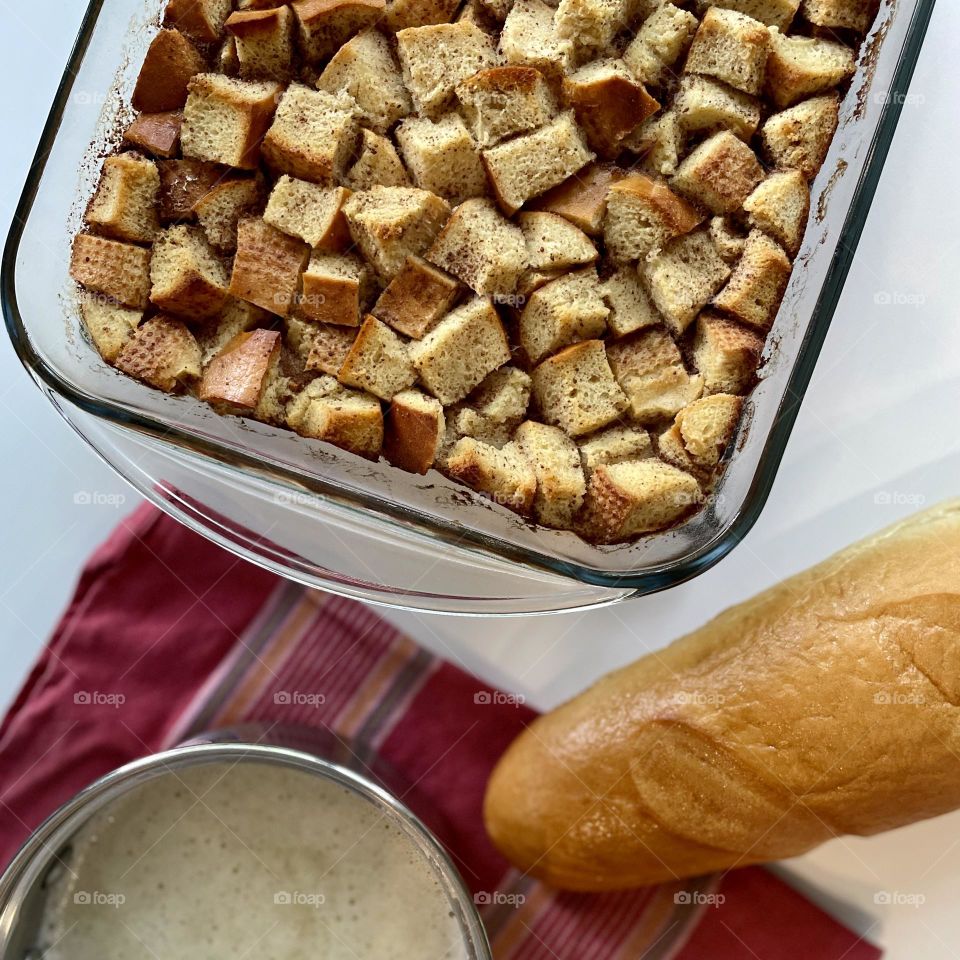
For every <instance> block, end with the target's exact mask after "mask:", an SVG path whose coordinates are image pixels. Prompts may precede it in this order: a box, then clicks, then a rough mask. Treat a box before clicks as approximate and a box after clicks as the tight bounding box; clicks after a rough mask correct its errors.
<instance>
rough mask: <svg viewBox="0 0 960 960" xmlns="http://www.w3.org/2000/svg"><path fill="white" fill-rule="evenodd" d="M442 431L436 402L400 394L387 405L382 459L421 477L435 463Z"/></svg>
mask: <svg viewBox="0 0 960 960" xmlns="http://www.w3.org/2000/svg"><path fill="white" fill-rule="evenodd" d="M445 430H446V423H445V421H444V416H443V404H441V403H440V401H439V400H436V399H434V398H433V397H428V396H427V395H426V394H425V393H421V392H420V391H419V390H403V391H401V392H400V393H397V394H395V395H394V396H393V398H392V399H391V401H390V409H389V410H388V411H387V424H386V435H385V437H384V443H383V455H384V456H385V457H386V458H387V460H388V461H389V462H390V463H392V464H393V466H395V467H399V468H400V469H401V470H407V471H409V472H410V473H419V474H424V473H426V472H427V471H428V470H429V469H430V468H431V467H432V466H433V465H434V463H435V462H436V460H437V456H438V455H439V453H440V445H441V443H442V442H443V436H444V432H445Z"/></svg>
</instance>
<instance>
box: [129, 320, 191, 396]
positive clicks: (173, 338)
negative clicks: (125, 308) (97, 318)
mask: <svg viewBox="0 0 960 960" xmlns="http://www.w3.org/2000/svg"><path fill="white" fill-rule="evenodd" d="M116 367H117V369H118V370H120V371H122V372H123V373H125V374H127V375H128V376H131V377H135V378H136V379H137V380H142V381H143V382H144V383H148V384H150V386H151V387H156V388H157V389H158V390H163V391H165V392H166V393H171V392H172V391H174V390H176V389H177V387H180V386H182V385H184V384H186V383H189V382H190V381H192V380H196V379H197V378H198V377H199V376H200V347H199V346H197V341H196V338H195V337H194V335H193V334H192V333H191V332H190V331H189V330H188V329H187V327H186V325H185V324H184V323H183V322H182V321H181V320H177V319H176V318H175V317H168V316H165V315H164V314H162V313H160V314H157V316H155V317H152V318H151V319H149V320H147V321H146V322H145V323H143V324H141V325H140V326H139V327H137V329H136V331H135V332H134V334H133V337H132V338H131V339H130V340H129V341H128V342H127V343H126V344H125V345H124V347H123V349H121V351H120V353H119V354H118V356H117V360H116Z"/></svg>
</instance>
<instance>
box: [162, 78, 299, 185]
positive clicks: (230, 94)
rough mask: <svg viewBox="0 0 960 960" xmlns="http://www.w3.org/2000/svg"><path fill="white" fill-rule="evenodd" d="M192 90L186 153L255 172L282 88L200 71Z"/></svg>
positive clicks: (184, 128) (187, 109) (184, 145)
mask: <svg viewBox="0 0 960 960" xmlns="http://www.w3.org/2000/svg"><path fill="white" fill-rule="evenodd" d="M188 89H189V94H188V96H187V103H186V106H185V107H184V109H183V125H182V128H181V132H180V143H181V147H182V150H183V155H184V156H185V157H196V158H197V159H198V160H210V161H212V162H214V163H225V164H227V165H228V166H231V167H240V168H241V169H243V170H256V168H257V166H258V165H259V163H260V141H261V140H262V139H263V135H264V134H265V133H266V132H267V129H268V128H269V126H270V121H271V120H272V119H273V113H274V110H275V109H276V107H277V97H278V96H279V94H280V91H281V90H282V89H283V88H282V87H281V86H280V84H278V83H275V82H273V81H262V82H257V83H249V82H246V81H243V80H234V79H233V78H232V77H224V76H221V75H220V74H217V73H199V74H197V76H195V77H194V78H193V79H192V80H191V81H190V84H189V88H188Z"/></svg>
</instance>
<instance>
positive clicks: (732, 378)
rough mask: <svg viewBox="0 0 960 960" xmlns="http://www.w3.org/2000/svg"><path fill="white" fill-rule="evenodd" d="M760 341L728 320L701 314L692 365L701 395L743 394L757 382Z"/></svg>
mask: <svg viewBox="0 0 960 960" xmlns="http://www.w3.org/2000/svg"><path fill="white" fill-rule="evenodd" d="M762 354H763V337H761V336H759V335H758V334H757V333H755V332H754V331H753V330H749V329H747V328H746V327H742V326H741V325H740V324H739V323H735V322H734V321H733V320H730V319H728V318H727V317H724V316H721V315H720V314H719V313H714V312H713V311H712V310H704V311H703V313H701V314H700V316H699V317H698V318H697V331H696V336H695V337H694V341H693V362H694V364H695V365H696V367H697V370H698V371H699V373H700V374H701V375H702V377H703V387H704V392H705V393H708V394H711V393H731V394H744V393H746V392H747V391H748V390H749V389H750V387H751V386H752V385H753V382H754V381H755V379H756V374H757V367H758V366H759V365H760V357H761V355H762Z"/></svg>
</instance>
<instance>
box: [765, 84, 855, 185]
mask: <svg viewBox="0 0 960 960" xmlns="http://www.w3.org/2000/svg"><path fill="white" fill-rule="evenodd" d="M839 110H840V98H839V97H838V96H837V95H836V94H835V93H831V94H828V95H827V96H824V97H813V98H811V99H810V100H804V101H803V103H798V104H797V105H796V106H795V107H790V108H789V109H788V110H784V111H782V112H781V113H775V114H774V115H773V116H772V117H769V118H768V119H767V121H766V122H765V123H764V125H763V127H762V128H761V130H760V142H761V143H762V145H763V153H764V156H766V158H767V159H768V160H769V161H770V163H771V164H772V165H773V166H776V167H782V168H784V169H789V168H793V169H795V170H799V171H800V172H801V173H802V174H803V175H804V176H805V177H806V178H807V179H808V180H810V181H812V180H813V179H814V177H816V175H817V174H818V173H819V171H820V168H821V167H822V166H823V161H824V160H826V158H827V151H829V149H830V143H831V141H832V140H833V135H834V134H835V133H836V132H837V124H838V123H839Z"/></svg>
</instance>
